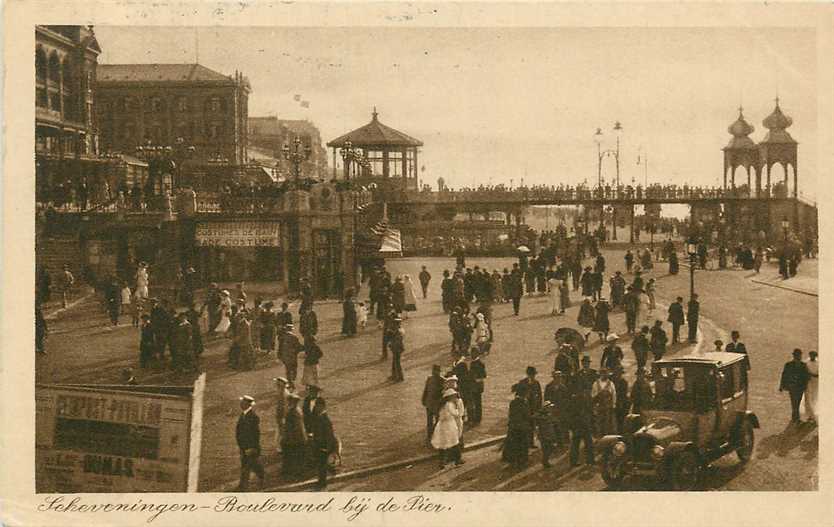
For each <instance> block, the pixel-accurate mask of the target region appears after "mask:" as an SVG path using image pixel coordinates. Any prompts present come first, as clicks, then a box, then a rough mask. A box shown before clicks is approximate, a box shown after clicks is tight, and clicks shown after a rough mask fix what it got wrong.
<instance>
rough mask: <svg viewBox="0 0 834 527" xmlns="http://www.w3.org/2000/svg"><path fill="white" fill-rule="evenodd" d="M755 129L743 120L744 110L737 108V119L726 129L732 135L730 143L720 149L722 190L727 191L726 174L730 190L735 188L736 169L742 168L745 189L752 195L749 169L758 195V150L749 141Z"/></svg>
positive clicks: (751, 141) (759, 184) (754, 144)
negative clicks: (745, 177) (752, 174)
mask: <svg viewBox="0 0 834 527" xmlns="http://www.w3.org/2000/svg"><path fill="white" fill-rule="evenodd" d="M754 130H755V128H754V127H753V125H751V124H750V123H748V122H747V121H746V120H745V119H744V108H741V107H739V109H738V119H736V120H735V122H734V123H733V124H731V125H730V126H729V127H728V128H727V132H728V133H729V134H730V135H732V136H733V137H732V139H730V142H729V143H728V144H727V146H725V147H724V148H722V150H723V151H724V190H726V189H727V173H728V172H729V174H730V188H732V189H735V188H736V177H735V172H736V168H738V167H743V168H744V169H745V170H746V171H747V188H748V189H749V192H750V193H752V192H753V190H752V187H751V186H750V169H752V170H753V172H754V174H755V175H756V194H755V195H756V196H758V195H759V193H760V188H761V183H760V179H761V178H760V174H759V170H758V168H759V166H760V162H759V148H758V147H757V146H756V143H754V142H753V140H752V139H750V137H749V135H750V134H752V133H753V131H754Z"/></svg>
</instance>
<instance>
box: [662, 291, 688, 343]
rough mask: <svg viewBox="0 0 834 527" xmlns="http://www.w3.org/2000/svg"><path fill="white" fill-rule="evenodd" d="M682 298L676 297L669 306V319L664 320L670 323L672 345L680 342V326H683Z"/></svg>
mask: <svg viewBox="0 0 834 527" xmlns="http://www.w3.org/2000/svg"><path fill="white" fill-rule="evenodd" d="M682 302H683V297H680V296H679V297H678V298H676V299H675V301H674V302H672V305H670V306H669V318H667V319H666V320H667V321H669V322H671V323H672V344H677V343H678V342H680V335H681V326H682V325H683V322H684V318H683V303H682Z"/></svg>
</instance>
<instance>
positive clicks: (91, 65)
mask: <svg viewBox="0 0 834 527" xmlns="http://www.w3.org/2000/svg"><path fill="white" fill-rule="evenodd" d="M99 53H101V48H100V47H99V45H98V42H97V41H96V37H95V34H94V32H93V28H92V26H35V162H36V164H35V167H36V171H35V173H36V181H37V189H38V198H39V201H43V198H44V197H47V194H50V189H52V188H55V187H61V188H67V189H69V188H73V187H75V186H76V185H77V184H78V183H79V181H81V180H84V179H86V178H87V177H88V176H89V175H90V174H93V173H95V172H96V171H97V170H98V164H99V163H100V160H99V159H98V156H97V154H98V135H97V131H96V115H95V112H94V110H93V108H94V105H93V103H94V101H95V82H94V79H95V77H96V66H97V63H98V56H99ZM49 197H51V196H49Z"/></svg>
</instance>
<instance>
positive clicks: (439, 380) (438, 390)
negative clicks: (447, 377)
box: [421, 364, 443, 445]
mask: <svg viewBox="0 0 834 527" xmlns="http://www.w3.org/2000/svg"><path fill="white" fill-rule="evenodd" d="M421 403H422V404H423V408H425V409H426V444H427V445H429V444H431V438H432V434H433V433H434V427H435V425H437V420H438V418H439V416H440V406H441V405H442V404H443V377H441V375H440V365H438V364H434V365H432V367H431V375H429V376H428V377H427V378H426V383H425V385H424V386H423V396H422V398H421Z"/></svg>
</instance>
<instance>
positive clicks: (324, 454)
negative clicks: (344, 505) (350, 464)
mask: <svg viewBox="0 0 834 527" xmlns="http://www.w3.org/2000/svg"><path fill="white" fill-rule="evenodd" d="M311 434H312V436H313V438H312V444H313V445H312V446H313V455H314V457H315V462H316V472H317V473H318V480H317V482H316V489H317V490H325V489H326V488H327V472H328V471H329V470H330V466H329V459H330V454H332V453H334V452H337V451H338V448H339V442H338V440H337V439H336V434H335V433H334V432H333V422H332V421H331V420H330V416H329V415H327V401H326V400H324V399H321V398H319V400H318V401H317V402H316V409H315V417H314V419H313V426H312V430H311Z"/></svg>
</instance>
